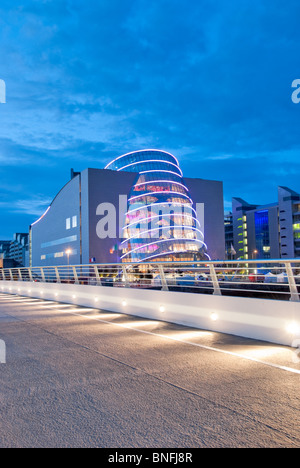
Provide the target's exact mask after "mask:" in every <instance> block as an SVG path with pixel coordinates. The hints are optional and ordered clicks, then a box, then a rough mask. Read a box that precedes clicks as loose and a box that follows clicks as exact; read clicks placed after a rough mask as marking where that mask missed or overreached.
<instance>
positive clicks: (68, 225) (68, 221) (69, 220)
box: [66, 218, 71, 229]
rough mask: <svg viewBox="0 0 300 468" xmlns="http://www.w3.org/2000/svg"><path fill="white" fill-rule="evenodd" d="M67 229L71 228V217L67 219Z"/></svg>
mask: <svg viewBox="0 0 300 468" xmlns="http://www.w3.org/2000/svg"><path fill="white" fill-rule="evenodd" d="M66 229H71V218H67V219H66Z"/></svg>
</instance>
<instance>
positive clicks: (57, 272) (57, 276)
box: [54, 267, 61, 283]
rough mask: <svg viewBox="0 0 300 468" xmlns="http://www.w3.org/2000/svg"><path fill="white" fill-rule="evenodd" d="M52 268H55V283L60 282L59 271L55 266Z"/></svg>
mask: <svg viewBox="0 0 300 468" xmlns="http://www.w3.org/2000/svg"><path fill="white" fill-rule="evenodd" d="M54 270H55V275H56V282H57V283H60V282H61V281H60V276H59V271H58V268H57V267H54Z"/></svg>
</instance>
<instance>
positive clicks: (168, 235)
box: [105, 150, 209, 262]
mask: <svg viewBox="0 0 300 468" xmlns="http://www.w3.org/2000/svg"><path fill="white" fill-rule="evenodd" d="M105 169H112V170H115V171H129V172H137V173H138V176H137V178H136V180H135V183H134V185H133V187H132V189H131V192H130V194H129V198H128V205H127V213H126V216H125V222H124V227H123V236H122V237H123V241H122V243H121V246H120V249H121V260H122V261H123V262H144V261H195V260H208V259H209V256H208V255H207V253H206V252H207V248H206V245H205V243H204V238H203V234H202V232H201V227H200V223H199V221H198V219H197V213H196V211H195V209H194V208H193V201H192V199H191V197H190V194H189V191H188V189H187V187H186V186H185V183H184V180H183V174H182V171H181V169H180V167H179V163H178V161H177V159H176V158H175V156H173V155H172V154H170V153H167V152H165V151H160V150H144V151H136V152H132V153H128V154H125V155H123V156H120V157H119V158H117V159H115V160H114V161H112V162H111V163H109V164H108V165H107V166H106V168H105Z"/></svg>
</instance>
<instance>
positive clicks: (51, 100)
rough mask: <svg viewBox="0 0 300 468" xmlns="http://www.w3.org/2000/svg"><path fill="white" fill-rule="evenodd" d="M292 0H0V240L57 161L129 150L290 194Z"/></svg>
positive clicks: (101, 159) (296, 116)
mask: <svg viewBox="0 0 300 468" xmlns="http://www.w3.org/2000/svg"><path fill="white" fill-rule="evenodd" d="M299 46H300V2H299V0H286V1H278V0H260V1H253V0H251V1H250V0H230V1H225V0H215V1H212V0H210V1H209V0H189V1H183V0H151V1H150V0H130V1H128V0H85V1H83V0H37V1H36V0H23V1H18V0H1V3H0V79H2V80H4V81H5V82H6V88H7V90H6V93H7V94H6V101H7V102H6V104H0V173H1V178H0V220H1V221H0V239H1V240H4V239H10V238H11V237H12V235H13V233H14V232H28V226H29V224H31V223H32V222H34V221H35V220H36V219H37V218H38V217H39V216H40V215H41V214H42V213H43V212H44V211H45V209H46V208H47V207H48V205H49V203H50V202H51V201H52V199H53V198H54V196H55V195H56V194H57V192H58V191H59V190H60V189H61V188H62V186H63V185H64V184H65V183H66V182H67V181H68V179H69V176H70V169H71V168H74V170H75V171H80V170H83V169H85V168H87V167H93V168H103V167H104V166H105V165H106V164H107V163H108V162H109V161H110V160H111V159H113V158H114V157H117V156H119V155H121V154H124V153H127V152H130V151H135V150H139V149H147V148H157V149H162V150H165V151H169V152H171V153H173V154H174V155H175V156H176V157H177V158H178V160H179V162H180V165H181V168H182V170H183V173H184V175H185V176H186V177H199V178H204V179H214V180H222V181H223V182H224V199H225V208H226V209H228V208H230V201H231V197H232V196H237V197H241V198H244V199H246V200H247V201H249V202H250V203H256V204H263V203H271V202H275V201H276V199H277V186H278V185H284V186H288V187H289V188H291V189H293V190H295V191H298V192H300V178H299V173H300V158H299V155H300V104H294V103H293V102H292V99H291V95H292V92H293V89H292V82H293V80H295V79H300V52H299Z"/></svg>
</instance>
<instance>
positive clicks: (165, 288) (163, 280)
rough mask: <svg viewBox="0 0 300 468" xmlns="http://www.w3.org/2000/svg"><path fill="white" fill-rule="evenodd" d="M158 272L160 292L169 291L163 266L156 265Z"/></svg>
mask: <svg viewBox="0 0 300 468" xmlns="http://www.w3.org/2000/svg"><path fill="white" fill-rule="evenodd" d="M158 270H159V274H160V279H161V285H162V291H169V287H168V283H167V280H166V276H165V271H164V267H163V265H158Z"/></svg>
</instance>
